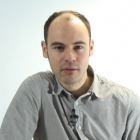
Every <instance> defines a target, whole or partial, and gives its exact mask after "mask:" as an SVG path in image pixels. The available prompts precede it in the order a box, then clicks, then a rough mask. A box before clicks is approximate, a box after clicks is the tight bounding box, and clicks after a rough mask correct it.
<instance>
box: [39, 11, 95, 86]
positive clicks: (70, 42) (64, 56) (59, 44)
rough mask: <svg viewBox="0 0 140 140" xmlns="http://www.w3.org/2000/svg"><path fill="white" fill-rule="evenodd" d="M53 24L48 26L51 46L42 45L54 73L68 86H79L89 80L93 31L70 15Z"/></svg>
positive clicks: (57, 18)
mask: <svg viewBox="0 0 140 140" xmlns="http://www.w3.org/2000/svg"><path fill="white" fill-rule="evenodd" d="M49 19H50V18H49ZM46 23H47V24H48V21H47V22H46ZM49 23H50V24H48V26H46V24H45V27H44V29H46V30H45V31H44V34H45V40H46V42H47V43H46V42H44V41H42V43H41V44H42V50H43V55H44V57H45V58H49V62H50V66H51V69H52V71H53V72H54V74H55V75H56V77H57V78H58V80H59V81H60V83H61V84H62V85H63V86H64V87H66V85H74V84H77V86H76V87H78V86H79V85H80V84H83V83H84V82H85V80H86V79H87V67H88V61H89V56H91V55H92V54H93V45H94V42H93V40H91V39H90V32H89V30H88V28H87V26H86V25H85V23H84V22H83V20H81V19H80V18H79V17H77V16H75V14H72V13H69V12H64V13H62V14H59V16H57V17H55V18H54V19H53V20H51V22H49ZM48 27H49V28H48ZM89 29H90V26H89Z"/></svg>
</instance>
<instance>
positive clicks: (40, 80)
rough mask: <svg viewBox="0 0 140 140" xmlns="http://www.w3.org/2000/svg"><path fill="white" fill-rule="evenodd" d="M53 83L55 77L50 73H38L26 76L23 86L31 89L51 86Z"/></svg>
mask: <svg viewBox="0 0 140 140" xmlns="http://www.w3.org/2000/svg"><path fill="white" fill-rule="evenodd" d="M54 82H55V75H54V74H53V73H52V72H51V71H44V72H38V73H35V74H33V75H30V76H28V77H27V78H26V79H25V80H24V81H23V84H25V85H27V86H29V87H32V86H35V87H43V86H53V85H54Z"/></svg>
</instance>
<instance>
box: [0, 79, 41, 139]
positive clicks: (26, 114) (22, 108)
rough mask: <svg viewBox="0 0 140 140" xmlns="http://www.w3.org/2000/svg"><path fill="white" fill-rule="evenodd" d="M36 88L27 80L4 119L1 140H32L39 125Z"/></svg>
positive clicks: (0, 130)
mask: <svg viewBox="0 0 140 140" xmlns="http://www.w3.org/2000/svg"><path fill="white" fill-rule="evenodd" d="M35 91H36V89H35V86H34V84H33V82H32V81H31V79H30V78H27V79H26V80H25V81H24V82H23V83H22V84H21V86H20V87H19V89H18V91H17V93H16V94H15V96H14V98H13V100H12V102H11V104H10V106H9V108H8V110H7V112H6V114H5V117H4V119H3V122H2V125H1V129H0V140H31V139H32V137H33V135H34V132H35V130H36V128H37V123H38V116H39V115H38V112H39V103H38V97H37V96H36V94H35Z"/></svg>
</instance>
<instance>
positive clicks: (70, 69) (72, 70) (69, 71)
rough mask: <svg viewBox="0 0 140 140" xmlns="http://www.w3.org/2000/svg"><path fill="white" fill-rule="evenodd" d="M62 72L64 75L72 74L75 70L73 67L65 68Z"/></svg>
mask: <svg viewBox="0 0 140 140" xmlns="http://www.w3.org/2000/svg"><path fill="white" fill-rule="evenodd" d="M62 70H63V71H64V72H66V73H72V72H75V71H76V70H77V69H76V68H74V67H65V68H63V69H62Z"/></svg>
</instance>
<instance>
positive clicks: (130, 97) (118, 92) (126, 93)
mask: <svg viewBox="0 0 140 140" xmlns="http://www.w3.org/2000/svg"><path fill="white" fill-rule="evenodd" d="M96 76H97V79H98V81H99V82H100V85H101V88H102V87H106V89H107V90H106V91H107V92H110V93H112V95H113V96H114V97H116V98H118V99H120V100H122V101H126V102H129V101H132V102H134V101H135V100H136V99H139V96H138V94H136V93H135V92H134V91H133V90H132V89H130V88H128V87H126V86H123V85H121V84H118V83H116V82H114V81H112V80H109V79H107V78H105V77H103V76H101V75H97V74H96Z"/></svg>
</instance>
